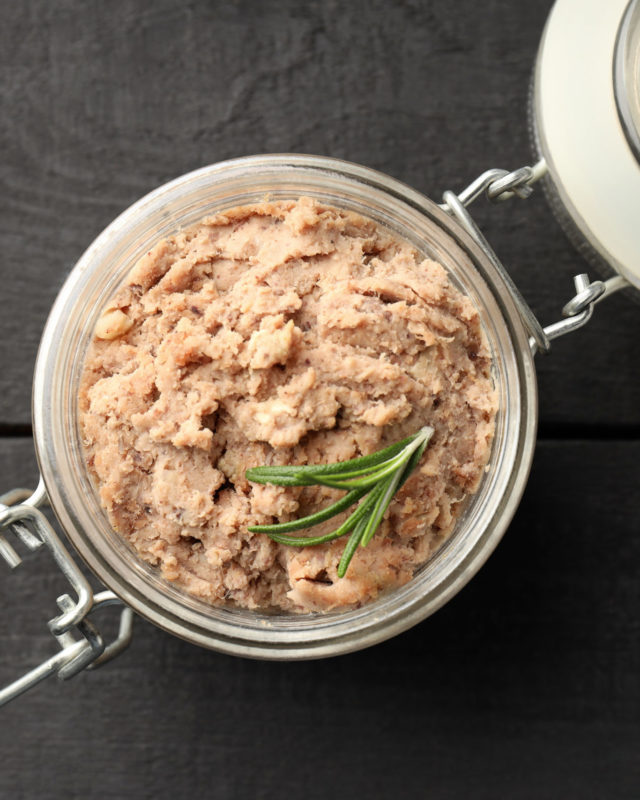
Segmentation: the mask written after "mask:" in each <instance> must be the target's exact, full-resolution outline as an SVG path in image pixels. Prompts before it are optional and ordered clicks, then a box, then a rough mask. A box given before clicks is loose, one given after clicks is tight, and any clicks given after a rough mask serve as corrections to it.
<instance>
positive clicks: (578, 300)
mask: <svg viewBox="0 0 640 800" xmlns="http://www.w3.org/2000/svg"><path fill="white" fill-rule="evenodd" d="M546 174H547V164H546V162H545V160H544V159H541V160H540V161H538V162H537V163H536V164H534V165H533V166H532V167H529V166H526V167H520V168H519V169H516V170H513V171H512V172H508V171H507V170H504V169H496V168H494V169H489V170H487V171H486V172H483V173H482V174H481V175H479V176H478V177H477V178H476V179H475V180H474V181H473V182H472V183H470V184H469V185H468V186H467V187H466V189H464V190H463V191H462V192H460V194H455V193H454V192H452V191H446V192H444V194H443V196H442V199H443V201H444V202H443V203H442V204H441V205H440V208H442V209H443V210H444V211H446V212H447V213H448V214H450V215H451V216H452V217H455V219H457V221H458V222H459V223H460V224H461V225H462V227H463V228H464V229H465V230H466V231H467V233H468V234H470V236H471V237H472V238H473V239H474V240H475V242H476V243H477V244H478V245H479V246H480V248H481V249H482V251H483V252H484V254H485V255H486V256H487V258H488V259H489V261H490V262H491V264H492V265H493V266H494V267H495V268H496V269H497V270H498V272H499V273H500V275H501V277H502V278H503V280H504V282H505V283H506V285H507V288H508V289H509V292H510V294H511V297H512V299H513V301H514V302H515V304H516V306H517V308H518V311H519V313H520V317H521V319H522V322H523V324H524V326H525V328H526V330H527V333H528V334H529V344H530V347H531V350H532V352H533V353H534V355H535V353H536V352H538V351H540V352H542V353H548V352H549V350H550V349H551V341H552V340H553V339H557V338H558V337H559V336H564V335H565V334H566V333H571V332H572V331H575V330H578V328H581V327H582V326H583V325H585V324H586V323H587V322H588V321H589V320H590V319H591V317H592V315H593V307H594V305H595V303H596V302H598V301H599V300H602V299H604V298H605V297H607V296H608V295H610V294H612V293H613V292H616V291H618V290H620V289H624V288H626V287H627V286H629V283H628V281H627V280H626V279H625V278H623V277H622V276H620V275H616V276H615V277H613V278H610V279H609V280H607V281H593V282H591V281H590V280H589V276H588V275H587V274H585V273H581V274H580V275H576V276H575V277H574V279H573V280H574V285H575V289H576V295H575V296H574V297H573V298H571V300H569V302H568V303H566V304H565V306H564V308H563V309H562V315H563V319H561V320H560V321H559V322H555V323H553V324H551V325H547V326H546V327H544V328H543V327H542V325H541V323H540V322H539V320H538V318H537V317H536V315H535V314H534V313H533V311H532V310H531V308H530V306H529V305H528V303H527V302H526V300H525V299H524V297H523V296H522V294H521V292H520V290H519V289H518V288H517V286H516V285H515V283H514V282H513V279H512V278H511V276H510V275H509V273H508V272H507V270H506V268H505V266H504V264H503V263H502V262H501V261H500V259H499V258H498V256H497V255H496V253H495V251H494V249H493V248H492V247H491V245H490V244H489V242H488V241H487V239H486V238H485V236H484V234H483V233H482V231H481V230H480V228H479V227H478V226H477V225H476V223H475V221H474V219H473V217H472V216H471V214H470V213H469V212H468V211H467V206H469V205H471V203H473V202H474V201H475V200H477V199H478V198H479V197H480V196H481V195H482V194H484V195H485V196H486V197H487V199H488V200H489V201H491V202H492V203H500V202H503V201H504V200H509V199H510V198H512V197H518V198H519V199H521V200H525V199H527V198H528V197H530V196H531V194H532V193H533V184H534V183H536V181H538V180H540V179H541V178H543V177H544V176H545V175H546Z"/></svg>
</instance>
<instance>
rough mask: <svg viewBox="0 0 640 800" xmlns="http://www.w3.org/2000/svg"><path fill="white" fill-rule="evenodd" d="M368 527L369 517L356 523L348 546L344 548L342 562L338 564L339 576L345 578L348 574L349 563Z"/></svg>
mask: <svg viewBox="0 0 640 800" xmlns="http://www.w3.org/2000/svg"><path fill="white" fill-rule="evenodd" d="M366 527H367V518H366V517H363V518H362V519H361V520H360V522H358V524H357V525H356V527H355V528H354V529H353V533H352V534H351V536H350V537H349V541H348V542H347V546H346V547H345V548H344V550H343V552H342V558H341V559H340V563H339V564H338V577H339V578H344V576H345V575H346V574H347V569H348V568H349V564H350V563H351V559H352V558H353V556H354V554H355V552H356V550H357V549H358V545H359V544H360V542H361V541H362V536H363V534H364V532H365V530H366Z"/></svg>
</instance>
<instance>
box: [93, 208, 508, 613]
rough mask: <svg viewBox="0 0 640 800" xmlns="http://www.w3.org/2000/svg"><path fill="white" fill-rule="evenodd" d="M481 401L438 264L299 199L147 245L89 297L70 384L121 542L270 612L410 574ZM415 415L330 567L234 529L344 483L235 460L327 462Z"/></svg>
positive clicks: (485, 402)
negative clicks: (103, 297)
mask: <svg viewBox="0 0 640 800" xmlns="http://www.w3.org/2000/svg"><path fill="white" fill-rule="evenodd" d="M496 409H497V399H496V392H495V390H494V387H493V382H492V379H491V357H490V353H489V350H488V346H487V343H486V340H485V337H484V334H483V331H482V328H481V324H480V320H479V317H478V313H477V311H476V309H475V307H474V306H473V304H472V303H471V301H470V300H469V299H468V298H467V297H465V296H464V295H463V294H462V293H461V292H460V291H459V290H458V289H457V288H455V287H454V286H453V285H452V283H451V282H450V280H449V279H448V277H447V273H446V271H445V270H444V268H443V267H442V266H440V265H439V264H437V263H435V262H434V261H430V260H428V259H425V258H424V257H423V256H421V255H420V254H419V253H418V252H417V251H416V250H415V249H414V248H413V247H412V246H410V245H409V244H408V243H406V242H404V241H401V240H399V239H398V238H397V237H395V236H394V235H392V234H391V233H389V232H388V231H387V230H385V229H383V228H382V227H380V226H378V225H377V224H376V223H375V222H373V221H371V220H369V219H366V218H363V217H361V216H358V215H356V214H354V213H351V212H347V211H343V210H340V209H337V208H333V207H329V206H325V205H322V204H320V203H318V202H316V201H314V200H312V199H309V198H304V197H303V198H301V199H299V200H297V201H282V202H262V203H258V204H255V205H251V206H245V207H240V208H234V209H232V210H230V211H227V212H225V213H223V214H219V215H217V216H215V217H211V218H208V219H205V220H203V221H202V222H200V223H199V224H197V225H194V226H193V227H191V228H189V229H186V230H183V231H181V232H180V233H178V234H176V235H174V236H171V237H170V238H168V239H166V240H164V241H161V242H159V243H158V244H157V245H156V246H155V247H153V249H152V250H151V251H149V252H148V253H147V254H145V255H144V257H143V258H141V259H140V260H139V261H138V263H137V264H136V265H135V267H134V269H133V270H132V272H131V273H130V274H129V276H128V277H127V279H126V280H125V283H124V284H123V285H122V286H121V288H120V289H119V290H118V292H117V294H116V295H115V297H113V298H112V300H111V302H110V303H109V306H108V308H106V309H105V310H104V313H103V314H102V316H101V318H100V320H99V322H98V324H97V326H96V330H95V335H94V338H93V341H92V343H91V345H90V348H89V351H88V354H87V357H86V362H85V365H84V371H83V376H82V381H81V388H80V425H81V431H82V437H83V443H84V448H85V457H86V462H87V465H88V468H89V471H90V473H91V475H92V477H93V479H94V481H95V484H96V487H97V490H98V492H99V496H100V501H101V503H102V506H103V507H104V509H105V511H106V512H107V514H108V516H109V519H110V522H111V524H112V526H113V527H114V528H115V530H116V531H118V532H119V534H120V535H121V536H123V537H124V538H125V539H126V540H127V541H128V542H129V543H130V544H131V546H132V547H133V548H134V549H135V551H136V552H137V553H138V554H139V556H140V557H141V558H142V559H144V560H145V561H147V562H149V563H150V564H152V565H154V566H156V567H157V568H158V569H159V570H160V572H161V574H162V576H163V577H164V578H165V579H167V580H168V581H171V582H173V583H174V584H176V585H177V586H179V587H180V588H182V589H183V590H185V591H186V592H189V593H191V594H192V595H195V596H197V597H200V598H203V599H205V600H206V601H208V602H211V603H214V604H230V605H233V606H236V607H243V608H249V609H281V610H284V611H287V612H308V611H328V610H331V609H336V608H343V607H354V606H359V605H362V604H364V603H366V602H368V601H370V600H372V599H373V598H375V597H376V596H377V595H379V593H381V592H383V591H387V590H389V589H391V588H394V587H397V586H400V585H402V584H404V583H406V582H407V581H409V580H410V579H411V577H412V576H413V575H414V573H415V571H416V569H417V568H418V567H419V566H420V565H422V564H424V563H425V562H426V561H427V560H428V559H429V557H430V555H431V554H433V553H434V551H435V550H436V549H437V548H438V547H439V546H440V545H441V544H442V543H443V542H444V541H445V540H446V539H447V537H448V536H449V535H450V534H451V532H452V530H453V528H454V526H455V522H456V519H457V517H458V516H459V514H460V512H461V510H462V508H463V507H464V501H465V500H466V498H468V497H469V495H471V494H473V493H474V492H475V491H476V490H477V487H478V485H479V482H480V479H481V477H482V475H483V473H484V471H485V468H486V465H487V462H488V459H489V455H490V450H491V442H492V438H493V433H494V427H495V415H496ZM424 425H430V426H432V427H433V428H434V429H435V433H434V436H433V438H432V440H431V442H430V444H429V446H428V448H427V450H426V452H425V454H424V456H423V458H422V460H421V463H420V465H419V466H418V467H417V469H416V470H415V471H414V472H413V474H412V476H411V477H410V479H409V480H408V481H407V483H406V484H405V485H404V486H403V487H402V488H401V489H400V491H399V492H398V494H397V495H396V496H395V498H394V500H393V502H392V503H391V506H390V507H389V510H388V512H387V514H386V515H385V518H384V520H383V522H382V524H381V526H380V529H379V530H378V532H377V533H376V535H375V536H374V537H373V539H372V540H371V542H370V543H369V544H368V546H367V547H366V548H358V551H357V552H356V554H355V556H354V558H353V560H352V562H351V564H350V566H349V569H348V571H347V574H346V576H345V577H343V578H338V577H337V573H336V569H337V566H338V562H339V561H340V555H341V553H342V550H343V549H344V543H345V540H344V539H338V540H336V541H333V542H330V543H328V544H324V545H319V546H316V547H305V548H295V547H289V546H286V545H281V544H277V543H275V542H273V541H272V540H271V539H270V538H269V537H268V536H266V535H264V534H259V533H253V534H252V533H250V532H249V531H248V530H247V529H248V527H249V526H250V525H259V524H265V523H272V522H277V521H280V522H282V521H286V520H290V519H294V518H296V517H300V516H305V515H307V514H310V513H313V512H314V511H317V510H319V509H320V508H322V507H324V506H326V505H328V504H329V503H331V502H334V501H335V500H336V499H337V498H339V497H341V496H342V495H343V492H341V491H338V490H336V489H331V488H328V487H323V486H309V487H276V486H270V485H257V484H252V483H249V482H248V481H247V480H246V478H245V471H246V470H247V469H248V468H249V467H255V466H260V465H264V464H318V463H326V462H333V461H343V460H346V459H351V458H355V457H357V456H360V455H365V454H369V453H372V452H374V451H375V450H378V449H380V448H382V447H384V446H386V445H388V444H392V443H394V442H396V441H398V440H399V439H401V438H403V437H405V436H408V435H410V434H412V433H415V432H416V431H418V430H419V429H420V428H421V427H422V426H424ZM346 514H348V512H346ZM346 514H345V515H344V516H340V517H335V518H333V519H330V520H327V521H326V522H325V523H323V524H322V525H320V526H318V527H317V528H314V529H313V534H314V535H316V534H317V535H321V534H323V533H328V532H329V531H331V530H333V529H334V528H336V527H337V526H338V525H339V524H340V522H341V521H342V520H343V519H344V518H345V516H346ZM301 533H302V534H303V535H305V533H308V532H304V531H303V532H301Z"/></svg>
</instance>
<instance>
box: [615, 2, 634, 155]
mask: <svg viewBox="0 0 640 800" xmlns="http://www.w3.org/2000/svg"><path fill="white" fill-rule="evenodd" d="M614 59H615V60H614V67H613V87H614V92H615V98H616V106H617V107H618V115H619V116H620V122H621V123H622V129H623V130H624V132H625V135H626V137H627V141H628V142H629V146H630V147H631V149H632V151H633V153H634V155H635V157H636V160H637V161H638V162H639V163H640V0H632V2H630V3H629V5H628V6H627V10H626V12H625V14H624V16H623V18H622V23H621V25H620V28H619V29H618V39H617V42H616V50H615V56H614Z"/></svg>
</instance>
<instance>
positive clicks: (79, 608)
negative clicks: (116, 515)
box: [0, 479, 133, 706]
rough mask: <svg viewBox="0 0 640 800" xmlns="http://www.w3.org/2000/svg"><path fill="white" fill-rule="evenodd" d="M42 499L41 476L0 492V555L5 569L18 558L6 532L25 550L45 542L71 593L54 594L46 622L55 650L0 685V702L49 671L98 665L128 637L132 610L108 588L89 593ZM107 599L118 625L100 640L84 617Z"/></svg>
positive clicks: (66, 674)
mask: <svg viewBox="0 0 640 800" xmlns="http://www.w3.org/2000/svg"><path fill="white" fill-rule="evenodd" d="M46 499H47V496H46V490H45V487H44V483H43V482H42V479H40V482H39V484H38V488H37V489H36V490H35V492H33V493H32V492H30V491H29V490H27V489H14V490H13V491H11V492H7V493H6V494H4V495H2V496H0V556H2V558H4V560H5V561H6V562H7V564H8V565H9V567H10V568H11V569H15V568H17V567H18V566H20V564H21V563H22V558H21V557H20V555H19V554H18V552H17V551H16V549H15V548H14V546H13V544H11V543H10V542H9V540H8V538H7V534H8V533H11V534H12V535H13V536H15V538H16V539H17V541H18V542H21V543H22V544H23V545H24V546H25V547H26V548H27V550H29V551H35V550H37V549H39V548H40V547H41V546H42V545H43V544H44V545H46V547H47V548H48V549H49V551H50V552H51V554H52V555H53V558H54V559H55V561H56V563H57V564H58V567H59V568H60V571H61V572H62V573H63V575H64V576H65V578H66V579H67V580H68V582H69V584H70V586H71V588H72V590H73V594H74V596H75V598H74V597H72V596H71V595H70V594H63V595H61V596H60V597H58V599H57V604H58V608H59V609H60V612H61V613H60V614H58V615H57V616H55V617H54V618H53V619H51V620H50V621H49V623H48V627H49V631H50V632H51V634H52V635H53V637H54V638H55V639H56V641H57V643H58V645H59V646H60V652H59V653H56V654H55V655H53V656H51V657H50V658H48V659H46V660H45V661H44V662H43V663H42V664H40V665H39V666H37V667H35V668H34V669H32V670H30V671H29V672H28V673H27V674H26V675H23V676H22V677H21V678H18V679H17V680H16V681H14V682H13V683H12V684H10V685H9V686H7V687H5V688H4V689H1V690H0V706H2V705H4V704H5V703H8V702H9V701H10V700H13V699H14V698H15V697H18V695H20V694H22V693H23V692H25V691H27V689H30V688H31V687H32V686H35V685H36V684H37V683H39V682H40V681H42V680H44V679H45V678H47V677H49V675H54V674H57V675H58V678H60V679H61V680H68V679H69V678H72V677H73V676H74V675H77V674H78V672H80V671H82V670H83V669H94V668H96V667H98V666H101V665H102V664H105V663H106V662H107V661H110V660H111V659H112V658H113V657H114V656H116V655H118V654H119V653H120V652H122V650H124V649H125V648H126V647H127V645H128V644H129V642H130V641H131V635H132V626H133V612H132V610H131V609H130V608H128V607H127V606H124V605H123V603H122V601H121V600H120V599H119V598H118V597H116V595H114V594H113V592H109V591H104V592H100V593H98V594H96V595H94V594H93V591H92V589H91V586H90V585H89V582H88V581H87V579H86V578H85V577H84V575H83V574H82V572H80V570H79V568H78V566H77V564H76V563H75V562H74V561H73V559H72V558H71V556H70V555H69V552H68V551H67V549H66V548H65V547H64V545H63V544H62V542H61V541H60V538H59V537H58V535H57V534H56V532H55V531H54V529H53V528H52V527H51V525H50V524H49V522H48V520H47V518H46V517H45V516H44V514H43V513H42V512H41V511H40V510H39V506H41V505H43V504H44V503H45V502H46ZM113 605H118V606H122V611H121V614H120V627H119V631H118V634H117V636H116V639H115V640H114V641H113V642H111V643H110V644H109V645H106V644H105V642H104V639H103V638H102V636H101V635H100V632H99V631H98V629H97V628H96V627H95V625H94V624H93V622H92V621H91V620H90V619H89V617H90V615H93V613H94V612H95V611H97V610H100V609H102V608H106V607H108V606H113ZM74 634H75V635H74Z"/></svg>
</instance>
